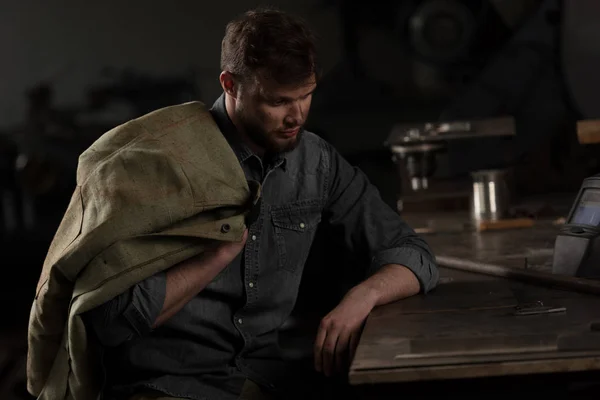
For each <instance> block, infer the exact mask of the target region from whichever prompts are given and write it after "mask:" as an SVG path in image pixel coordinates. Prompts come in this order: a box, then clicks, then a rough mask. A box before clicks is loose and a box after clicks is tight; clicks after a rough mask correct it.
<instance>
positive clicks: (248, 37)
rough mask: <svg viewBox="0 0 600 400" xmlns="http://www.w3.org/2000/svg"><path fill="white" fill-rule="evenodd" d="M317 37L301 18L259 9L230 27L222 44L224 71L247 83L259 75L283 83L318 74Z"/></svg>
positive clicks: (292, 82) (273, 10) (242, 17)
mask: <svg viewBox="0 0 600 400" xmlns="http://www.w3.org/2000/svg"><path fill="white" fill-rule="evenodd" d="M316 53H317V52H316V46H315V37H314V35H313V33H312V32H311V30H310V29H309V28H308V26H307V24H306V23H305V22H304V21H303V20H302V19H301V18H299V17H296V16H292V15H289V14H287V13H285V12H283V11H279V10H276V9H264V8H263V9H256V10H251V11H248V12H246V13H244V14H242V15H241V16H240V17H238V18H236V19H234V20H233V21H231V22H229V23H228V24H227V27H226V28H225V37H224V38H223V42H222V43H221V70H222V71H229V72H231V73H232V74H234V75H236V76H238V77H240V78H241V79H242V80H246V79H248V78H251V77H253V76H256V75H257V74H262V75H263V76H265V77H267V78H271V79H273V80H275V82H277V83H279V84H295V83H301V82H303V81H305V80H306V79H308V78H310V77H311V76H312V75H313V74H314V75H315V76H317V75H318V70H317V54H316Z"/></svg>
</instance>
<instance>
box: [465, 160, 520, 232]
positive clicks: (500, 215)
mask: <svg viewBox="0 0 600 400" xmlns="http://www.w3.org/2000/svg"><path fill="white" fill-rule="evenodd" d="M471 177H472V178H473V193H472V194H471V217H472V219H473V220H474V221H497V220H500V219H504V218H507V217H508V215H509V211H510V200H511V193H510V185H509V176H508V170H503V169H494V170H481V171H475V172H472V173H471Z"/></svg>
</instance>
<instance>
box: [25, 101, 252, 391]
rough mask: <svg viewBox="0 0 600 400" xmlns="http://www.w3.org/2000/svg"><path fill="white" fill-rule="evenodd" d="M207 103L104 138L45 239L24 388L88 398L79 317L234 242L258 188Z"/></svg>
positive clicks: (88, 369) (93, 382)
mask: <svg viewBox="0 0 600 400" xmlns="http://www.w3.org/2000/svg"><path fill="white" fill-rule="evenodd" d="M259 193H260V188H259V187H258V185H256V186H255V185H251V186H249V183H248V182H247V181H246V178H245V176H244V172H243V171H242V169H241V167H240V164H239V161H238V160H237V158H236V156H235V154H234V153H233V151H232V149H231V148H230V146H229V144H228V143H227V141H226V140H225V138H224V137H223V135H222V133H221V132H220V131H219V128H218V127H217V125H216V123H215V122H214V121H213V119H212V116H211V114H210V113H209V112H208V109H207V108H206V107H205V106H204V104H202V103H200V102H190V103H185V104H181V105H176V106H171V107H166V108H163V109H160V110H157V111H154V112H152V113H150V114H147V115H145V116H142V117H140V118H137V119H134V120H131V121H129V122H127V123H125V124H123V125H120V126H118V127H116V128H114V129H112V130H110V131H109V132H107V133H105V134H104V135H102V136H101V137H100V138H99V139H98V140H97V141H96V142H94V143H93V144H92V145H91V146H90V147H89V148H88V149H87V150H86V151H85V152H83V153H82V154H81V156H80V157H79V164H78V168H77V186H76V188H75V190H74V192H73V195H72V197H71V201H70V203H69V205H68V208H67V210H66V212H65V214H64V217H63V219H62V221H61V224H60V226H59V227H58V230H57V231H56V233H55V236H54V238H53V240H52V242H51V245H50V248H49V250H48V254H47V256H46V259H45V261H44V265H43V268H42V272H41V275H40V279H39V282H38V285H37V288H36V294H35V299H34V301H33V304H32V307H31V312H30V319H29V330H28V345H29V350H28V357H27V358H28V359H27V380H28V382H27V383H28V390H29V392H30V393H31V394H33V395H34V396H37V397H38V399H48V400H50V399H51V400H57V399H75V400H79V399H82V400H83V399H85V400H89V399H93V398H97V396H98V393H99V390H100V386H99V384H100V382H99V379H97V377H98V376H99V371H98V370H97V368H98V365H97V363H98V360H97V359H98V358H97V357H94V352H95V350H96V347H97V346H96V344H95V343H94V341H93V340H91V339H90V337H89V336H88V335H87V332H86V328H85V326H84V323H83V320H82V318H81V315H82V314H83V313H84V312H86V311H89V310H91V309H92V308H94V307H97V306H99V305H100V304H103V303H105V302H106V301H109V300H110V299H112V298H114V297H115V296H117V295H119V294H120V293H122V292H124V291H125V290H127V289H128V288H129V287H131V286H133V285H134V284H136V283H138V282H140V281H142V280H144V279H145V278H147V277H149V276H151V275H153V274H156V273H157V272H159V271H162V270H165V269H167V268H169V267H171V266H173V265H175V264H177V263H178V262H181V261H183V260H185V259H187V258H190V257H192V256H194V255H197V254H199V253H201V252H202V251H203V249H204V248H205V246H206V245H207V243H209V242H211V241H214V240H219V241H238V240H241V238H242V235H243V231H244V229H245V222H244V218H245V216H246V214H247V213H248V211H249V210H250V208H251V206H252V204H254V203H255V202H256V200H257V197H258V196H259Z"/></svg>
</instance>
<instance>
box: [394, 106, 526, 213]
mask: <svg viewBox="0 0 600 400" xmlns="http://www.w3.org/2000/svg"><path fill="white" fill-rule="evenodd" d="M515 134H516V130H515V124H514V119H513V118H512V117H502V118H491V119H478V120H475V119H473V120H465V121H446V122H426V123H422V124H398V125H396V126H394V128H393V129H392V132H391V133H390V135H389V137H388V139H387V141H386V146H387V147H389V148H390V150H391V152H392V154H393V160H394V161H395V163H396V165H397V170H398V174H399V177H400V181H401V190H402V193H401V196H400V198H399V199H398V211H426V210H437V211H444V210H457V209H466V208H470V209H471V211H472V212H473V213H474V214H477V215H480V214H482V213H483V212H484V211H485V210H484V209H486V210H488V211H489V212H490V218H491V219H497V218H500V217H502V216H503V215H502V209H505V208H506V204H507V200H506V197H507V193H506V192H507V190H508V188H507V187H506V173H505V172H503V171H501V170H500V171H498V170H492V171H487V170H485V171H473V173H472V181H461V180H455V179H449V180H444V179H435V178H434V173H435V172H436V168H437V160H438V157H439V156H440V155H441V154H442V153H443V152H444V151H445V150H446V148H447V144H448V142H449V141H455V140H485V139H486V138H490V137H510V136H514V135H515ZM467 156H468V155H467V154H465V157H467ZM490 187H493V189H492V190H489V188H490ZM501 188H502V189H501ZM484 203H485V204H487V205H488V206H487V207H486V206H485V205H484Z"/></svg>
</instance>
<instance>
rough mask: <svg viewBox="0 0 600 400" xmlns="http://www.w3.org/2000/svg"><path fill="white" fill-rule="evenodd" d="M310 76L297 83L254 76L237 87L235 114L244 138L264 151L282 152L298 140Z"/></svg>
mask: <svg viewBox="0 0 600 400" xmlns="http://www.w3.org/2000/svg"><path fill="white" fill-rule="evenodd" d="M315 88H316V82H315V78H314V77H311V78H310V79H307V80H306V81H305V82H302V83H300V84H297V85H279V84H277V83H275V82H273V81H271V80H268V79H263V78H257V79H255V80H254V82H249V83H245V84H243V85H241V86H240V87H239V90H238V93H237V98H236V102H235V115H236V119H237V120H238V122H239V123H240V124H241V125H242V126H241V127H242V129H243V131H244V133H245V134H246V136H247V137H248V139H250V140H251V141H252V142H253V143H254V144H255V145H256V146H258V147H260V148H261V149H263V150H264V152H265V153H283V152H288V151H291V150H293V149H294V148H295V147H296V146H297V145H298V143H299V141H300V138H301V136H302V131H303V129H304V128H303V127H304V123H305V122H306V118H307V117H308V111H309V109H310V103H311V100H312V93H313V91H314V90H315Z"/></svg>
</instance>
